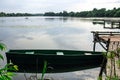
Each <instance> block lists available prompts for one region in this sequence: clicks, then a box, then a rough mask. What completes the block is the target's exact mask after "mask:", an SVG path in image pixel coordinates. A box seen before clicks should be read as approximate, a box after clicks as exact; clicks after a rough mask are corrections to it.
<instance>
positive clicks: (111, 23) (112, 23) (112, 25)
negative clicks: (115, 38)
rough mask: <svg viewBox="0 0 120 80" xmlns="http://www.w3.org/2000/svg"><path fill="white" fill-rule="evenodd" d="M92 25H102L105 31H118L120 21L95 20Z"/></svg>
mask: <svg viewBox="0 0 120 80" xmlns="http://www.w3.org/2000/svg"><path fill="white" fill-rule="evenodd" d="M93 24H102V25H103V28H105V29H120V20H108V19H95V20H93ZM108 25H109V26H108Z"/></svg>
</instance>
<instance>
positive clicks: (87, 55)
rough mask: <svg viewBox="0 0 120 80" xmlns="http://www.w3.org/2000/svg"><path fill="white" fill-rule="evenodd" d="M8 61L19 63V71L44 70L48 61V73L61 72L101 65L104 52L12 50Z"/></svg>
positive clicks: (8, 53)
mask: <svg viewBox="0 0 120 80" xmlns="http://www.w3.org/2000/svg"><path fill="white" fill-rule="evenodd" d="M6 57H7V63H9V62H10V61H12V63H14V64H16V65H18V67H19V71H18V72H27V73H39V72H42V69H43V66H44V62H45V61H47V73H59V72H69V71H77V70H84V69H90V68H96V67H100V65H101V63H102V60H103V55H102V52H93V51H76V50H10V51H8V52H6Z"/></svg>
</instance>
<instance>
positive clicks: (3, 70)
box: [0, 43, 18, 80]
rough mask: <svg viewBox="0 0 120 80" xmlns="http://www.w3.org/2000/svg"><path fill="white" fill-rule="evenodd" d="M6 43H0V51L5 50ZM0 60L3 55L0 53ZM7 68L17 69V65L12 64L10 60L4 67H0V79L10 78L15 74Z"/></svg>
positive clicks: (8, 79)
mask: <svg viewBox="0 0 120 80" xmlns="http://www.w3.org/2000/svg"><path fill="white" fill-rule="evenodd" d="M5 50H6V45H5V44H3V43H0V51H5ZM0 60H4V57H3V56H2V54H1V53H0ZM9 70H12V71H17V70H18V66H17V65H14V64H13V63H12V62H11V63H8V64H6V65H5V66H4V67H0V80H12V77H13V76H14V75H15V73H13V72H9Z"/></svg>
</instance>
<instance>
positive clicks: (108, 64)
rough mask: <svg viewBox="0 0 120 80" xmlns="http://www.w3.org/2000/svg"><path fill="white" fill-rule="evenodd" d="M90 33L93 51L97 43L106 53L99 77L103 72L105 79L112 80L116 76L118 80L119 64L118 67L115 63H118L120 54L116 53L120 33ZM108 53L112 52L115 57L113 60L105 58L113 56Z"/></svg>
mask: <svg viewBox="0 0 120 80" xmlns="http://www.w3.org/2000/svg"><path fill="white" fill-rule="evenodd" d="M92 33H93V42H94V47H93V50H94V51H95V46H96V43H99V44H100V45H101V46H102V47H103V48H104V49H105V50H106V52H107V53H106V57H104V59H103V64H102V65H101V70H100V73H99V77H102V74H103V72H105V75H106V77H110V79H109V80H113V79H112V77H116V76H117V77H118V78H119V79H120V63H119V66H118V63H117V61H120V53H119V52H117V49H120V32H98V31H96V32H95V31H92ZM103 44H105V45H103ZM110 51H114V55H115V56H114V57H113V58H107V56H108V55H112V54H113V53H108V52H110ZM101 80H102V79H101ZM103 80H104V79H103ZM116 80H118V79H116Z"/></svg>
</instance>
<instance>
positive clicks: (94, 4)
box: [0, 0, 120, 13]
mask: <svg viewBox="0 0 120 80" xmlns="http://www.w3.org/2000/svg"><path fill="white" fill-rule="evenodd" d="M119 5H120V1H119V0H1V2H0V11H5V12H28V13H41V12H47V11H53V12H61V11H63V10H66V11H77V12H78V11H83V10H91V9H93V8H103V7H104V8H113V7H119Z"/></svg>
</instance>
